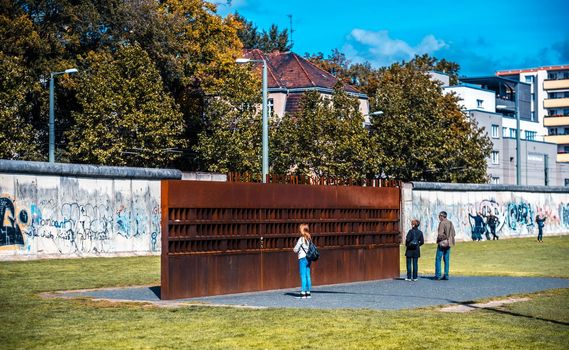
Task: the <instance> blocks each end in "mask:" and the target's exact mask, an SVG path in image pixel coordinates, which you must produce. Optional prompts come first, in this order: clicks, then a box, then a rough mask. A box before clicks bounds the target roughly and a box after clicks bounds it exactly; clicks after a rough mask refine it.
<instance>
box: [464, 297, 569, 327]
mask: <svg viewBox="0 0 569 350" xmlns="http://www.w3.org/2000/svg"><path fill="white" fill-rule="evenodd" d="M455 304H459V305H464V306H468V307H470V308H473V309H477V310H486V311H492V312H496V313H499V314H503V315H509V316H515V317H523V318H527V319H530V320H538V321H544V322H551V323H554V324H558V325H562V326H569V322H563V321H557V320H550V319H547V318H542V317H537V316H530V315H524V314H520V313H517V312H513V311H508V310H503V309H497V308H494V307H483V306H476V305H475V304H474V302H473V301H467V302H455Z"/></svg>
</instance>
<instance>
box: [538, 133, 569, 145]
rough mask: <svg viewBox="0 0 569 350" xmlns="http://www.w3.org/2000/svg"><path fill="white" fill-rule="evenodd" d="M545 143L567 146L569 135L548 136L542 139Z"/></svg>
mask: <svg viewBox="0 0 569 350" xmlns="http://www.w3.org/2000/svg"><path fill="white" fill-rule="evenodd" d="M543 138H544V139H545V142H551V143H556V144H558V145H559V144H561V145H563V144H568V145H569V135H548V136H544V137H543Z"/></svg>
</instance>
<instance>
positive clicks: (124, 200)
mask: <svg viewBox="0 0 569 350" xmlns="http://www.w3.org/2000/svg"><path fill="white" fill-rule="evenodd" d="M1 180H2V182H0V218H1V219H2V221H1V222H0V254H3V255H7V254H8V255H9V254H12V255H30V256H34V255H36V256H37V255H42V254H43V255H48V254H58V255H67V254H70V255H84V254H91V255H93V254H94V255H97V254H101V253H121V252H125V253H135V252H140V253H144V252H156V251H158V250H159V249H160V242H159V240H160V185H159V182H158V181H142V180H138V181H137V180H112V179H104V180H93V179H71V178H57V177H44V178H42V177H37V178H36V177H32V176H26V177H22V176H20V177H19V178H16V177H13V176H2V178H1ZM10 180H12V181H13V184H11V183H10V182H9V181H10Z"/></svg>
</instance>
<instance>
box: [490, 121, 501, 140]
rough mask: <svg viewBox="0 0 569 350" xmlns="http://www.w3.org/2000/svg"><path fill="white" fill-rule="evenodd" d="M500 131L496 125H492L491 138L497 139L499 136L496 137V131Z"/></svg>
mask: <svg viewBox="0 0 569 350" xmlns="http://www.w3.org/2000/svg"><path fill="white" fill-rule="evenodd" d="M499 130H500V127H499V126H498V125H494V124H492V137H493V138H495V139H497V138H499V137H500V136H499V135H498V131H499Z"/></svg>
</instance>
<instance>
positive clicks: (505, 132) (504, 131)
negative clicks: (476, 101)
mask: <svg viewBox="0 0 569 350" xmlns="http://www.w3.org/2000/svg"><path fill="white" fill-rule="evenodd" d="M502 137H508V128H506V127H503V128H502Z"/></svg>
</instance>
